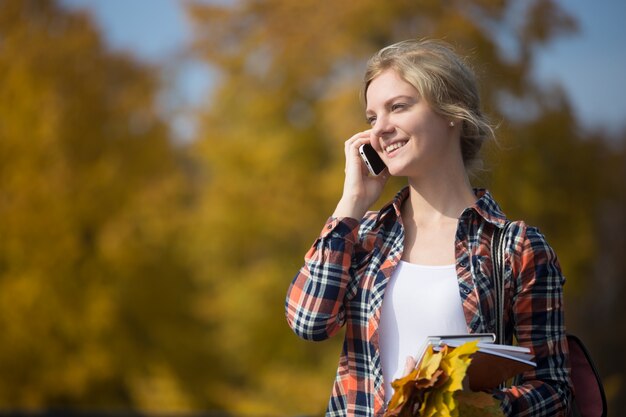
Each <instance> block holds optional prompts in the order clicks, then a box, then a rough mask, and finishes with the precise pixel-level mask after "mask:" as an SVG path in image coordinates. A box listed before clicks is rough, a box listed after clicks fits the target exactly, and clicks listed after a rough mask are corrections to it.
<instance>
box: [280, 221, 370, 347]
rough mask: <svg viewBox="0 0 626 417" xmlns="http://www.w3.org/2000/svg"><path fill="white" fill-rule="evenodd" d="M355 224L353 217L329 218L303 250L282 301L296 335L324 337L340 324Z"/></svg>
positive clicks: (316, 338)
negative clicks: (300, 265) (309, 245)
mask: <svg viewBox="0 0 626 417" xmlns="http://www.w3.org/2000/svg"><path fill="white" fill-rule="evenodd" d="M358 227H359V222H358V221H357V220H356V219H352V218H343V219H335V218H331V219H329V221H328V222H327V223H326V225H325V226H324V229H323V230H322V233H321V235H320V237H319V238H318V239H317V240H316V241H315V243H314V244H313V246H312V247H311V249H310V250H309V251H308V252H307V254H306V256H305V263H304V266H303V267H302V268H301V269H300V271H299V272H298V274H297V275H296V276H295V278H294V280H293V282H292V283H291V285H290V287H289V290H288V292H287V299H286V303H285V310H286V311H285V312H286V316H287V322H288V323H289V325H290V327H291V328H292V329H293V331H294V332H295V333H296V334H297V335H298V336H300V337H302V338H304V339H307V340H315V341H317V340H324V339H327V338H329V337H331V336H333V335H334V334H335V333H337V331H338V330H339V329H340V328H341V327H342V326H343V324H344V322H345V315H344V298H345V295H346V289H347V287H348V284H349V282H350V280H351V279H352V278H351V264H352V256H353V254H354V251H355V246H356V242H357V233H358Z"/></svg>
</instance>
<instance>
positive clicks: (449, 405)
mask: <svg viewBox="0 0 626 417" xmlns="http://www.w3.org/2000/svg"><path fill="white" fill-rule="evenodd" d="M477 345H478V342H468V343H465V344H463V345H461V346H459V347H458V348H456V349H454V348H452V349H451V348H449V347H448V346H443V347H442V348H441V350H440V351H439V352H434V350H433V348H432V347H429V348H428V349H427V350H426V352H425V353H424V357H423V358H422V360H421V362H420V364H419V367H418V368H417V369H415V370H413V372H411V373H409V374H408V375H407V376H405V377H403V378H400V379H397V380H395V381H393V382H392V384H391V386H392V387H393V389H394V394H393V396H392V398H391V401H390V403H389V408H388V411H387V413H386V416H387V417H396V416H405V415H408V416H412V415H414V414H415V413H416V412H417V415H419V416H420V417H457V416H458V415H459V409H458V406H457V401H456V399H455V396H454V394H455V393H456V392H457V391H459V390H462V389H463V379H464V378H465V375H466V372H467V368H468V366H469V365H470V363H471V355H472V354H473V353H474V352H476V351H477V350H478V346H477Z"/></svg>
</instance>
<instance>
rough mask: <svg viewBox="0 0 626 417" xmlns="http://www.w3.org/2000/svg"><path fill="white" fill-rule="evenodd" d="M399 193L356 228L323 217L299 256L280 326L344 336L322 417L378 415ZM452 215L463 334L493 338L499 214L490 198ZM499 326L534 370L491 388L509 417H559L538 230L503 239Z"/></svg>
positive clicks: (558, 369)
mask: <svg viewBox="0 0 626 417" xmlns="http://www.w3.org/2000/svg"><path fill="white" fill-rule="evenodd" d="M408 194H409V193H408V188H405V189H403V190H402V191H401V192H399V193H398V195H397V196H396V197H395V198H394V200H393V201H392V202H391V203H390V204H389V205H387V206H385V207H384V208H383V209H381V210H380V211H378V212H369V213H367V214H366V215H365V217H364V218H363V220H362V221H361V222H359V221H358V220H356V219H351V218H330V219H329V220H328V221H327V223H326V225H325V226H324V229H323V230H322V232H321V234H320V236H319V238H318V239H317V240H316V241H315V243H314V244H313V246H312V248H311V249H310V250H309V252H308V253H307V254H306V257H305V264H304V266H303V267H302V268H301V269H300V271H299V273H298V274H297V275H296V277H295V278H294V280H293V282H292V284H291V286H290V287H289V291H288V293H287V300H286V315H287V321H288V323H289V325H290V326H291V328H292V329H293V330H294V332H295V333H296V334H297V335H299V336H300V337H302V338H304V339H307V340H314V341H321V340H325V339H327V338H329V337H331V336H333V335H334V334H336V333H337V332H339V330H340V329H341V328H342V327H343V326H345V327H346V334H345V340H344V345H343V350H342V352H341V357H340V361H339V367H338V369H337V377H336V380H335V384H334V387H333V390H332V395H331V398H330V401H329V404H328V409H327V412H326V415H327V416H382V414H383V413H384V411H385V400H384V398H385V393H384V384H383V374H382V370H381V360H380V352H379V343H378V337H379V333H378V326H379V322H380V313H381V306H382V303H383V295H384V291H385V286H386V285H387V282H389V278H390V277H391V274H392V273H393V271H394V269H395V268H396V266H397V264H398V262H399V261H400V259H401V257H402V251H403V241H404V230H403V226H402V219H401V216H400V208H401V206H402V203H403V202H404V201H405V200H406V199H407V197H408ZM476 195H477V197H478V201H477V202H476V203H475V205H474V206H472V207H470V208H467V209H466V210H465V211H464V212H463V213H462V215H461V216H460V218H459V224H458V228H457V234H456V241H455V254H456V272H457V276H458V283H459V291H460V294H461V299H462V302H463V310H464V313H465V319H466V322H467V330H468V332H470V333H478V332H495V328H496V323H495V308H494V303H495V295H494V294H493V285H492V281H491V276H492V263H491V259H490V258H491V257H490V244H491V236H492V233H493V230H494V227H503V226H504V224H505V221H506V218H505V216H504V214H503V213H502V211H501V210H500V208H499V207H498V205H497V204H496V202H495V201H494V200H493V199H492V197H491V195H490V194H489V193H488V192H487V191H485V190H476ZM505 244H506V253H505V265H506V272H505V277H504V280H505V290H506V297H505V312H506V313H505V328H506V329H507V332H506V333H507V335H506V339H507V340H511V338H512V337H513V336H515V339H516V340H517V343H518V344H519V345H521V346H527V347H529V348H530V349H531V352H532V353H533V354H534V355H535V361H536V362H537V367H536V368H535V369H534V370H533V371H529V372H526V373H525V374H523V375H522V378H521V381H520V383H519V385H516V386H513V387H511V388H508V389H505V390H503V391H501V392H494V395H496V396H497V397H499V398H501V400H502V409H503V410H504V412H505V414H506V415H509V416H512V415H514V416H533V417H537V416H557V415H566V414H567V413H566V409H567V408H568V402H569V398H570V393H571V381H570V377H569V353H568V348H567V342H566V339H565V326H564V321H563V301H562V295H563V284H564V281H565V280H564V278H563V276H562V274H561V270H560V267H559V264H558V261H557V259H556V256H555V254H554V252H553V251H552V249H551V248H550V246H548V244H547V243H546V241H545V239H544V237H543V236H542V235H541V234H540V233H539V231H538V230H537V229H536V228H532V227H530V226H527V225H526V224H525V223H523V222H514V223H513V224H512V225H511V227H509V232H508V233H507V236H506V237H505Z"/></svg>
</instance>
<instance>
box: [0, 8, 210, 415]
mask: <svg viewBox="0 0 626 417" xmlns="http://www.w3.org/2000/svg"><path fill="white" fill-rule="evenodd" d="M159 88H160V85H159V80H158V72H157V69H156V68H151V67H148V66H146V65H143V64H142V65H140V64H138V63H137V62H135V61H133V60H132V59H131V58H130V57H125V56H122V55H120V54H114V53H111V52H109V51H107V49H106V48H105V46H104V45H103V43H102V40H101V37H100V36H99V34H98V33H97V32H96V30H95V27H94V24H93V23H92V22H91V21H90V19H89V18H88V17H87V16H86V15H84V14H81V13H69V12H67V11H64V10H62V9H61V8H59V6H58V5H57V4H56V3H55V2H54V1H50V0H3V1H2V2H0V328H1V329H2V332H1V333H0V375H2V377H1V378H0V408H1V409H7V408H9V409H11V408H19V407H24V408H29V409H32V408H35V407H36V408H44V407H65V406H68V407H69V406H72V407H86V406H89V407H140V408H149V409H159V410H167V409H172V408H174V409H176V408H178V409H181V408H182V409H184V408H191V407H194V404H195V403H194V400H193V392H194V390H195V389H196V388H195V386H196V385H197V384H196V383H195V382H196V381H198V379H199V378H200V379H202V380H206V379H207V377H206V375H207V374H209V373H210V363H211V360H210V345H209V344H208V336H207V329H208V323H206V322H203V321H200V320H199V319H198V318H197V317H196V313H195V312H194V303H195V301H194V297H195V294H196V291H197V285H196V283H195V282H194V280H193V277H192V273H191V271H190V269H189V266H188V265H189V263H188V262H187V261H186V258H185V256H184V252H183V249H184V247H183V246H182V245H181V240H180V233H181V232H180V231H181V230H183V227H184V218H185V217H184V216H183V215H182V214H183V211H184V207H185V204H187V203H186V201H187V200H188V198H189V193H188V190H186V181H185V177H184V176H183V174H182V171H181V167H182V161H181V152H180V151H179V150H177V149H176V148H174V147H173V146H172V144H171V143H170V140H169V131H168V128H167V125H166V124H165V123H164V121H163V120H162V119H161V117H160V116H159V115H158V114H157V111H156V106H155V103H156V94H157V93H158V92H159ZM203 405H206V402H203ZM196 406H197V405H196Z"/></svg>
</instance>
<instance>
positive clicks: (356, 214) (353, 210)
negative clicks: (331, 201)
mask: <svg viewBox="0 0 626 417" xmlns="http://www.w3.org/2000/svg"><path fill="white" fill-rule="evenodd" d="M368 208H369V207H363V204H360V203H359V200H358V199H355V198H346V197H342V198H341V200H339V203H338V204H337V207H336V208H335V211H334V213H333V217H350V218H353V219H357V220H360V219H362V218H363V216H364V215H365V212H366V211H367V209H368Z"/></svg>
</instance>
